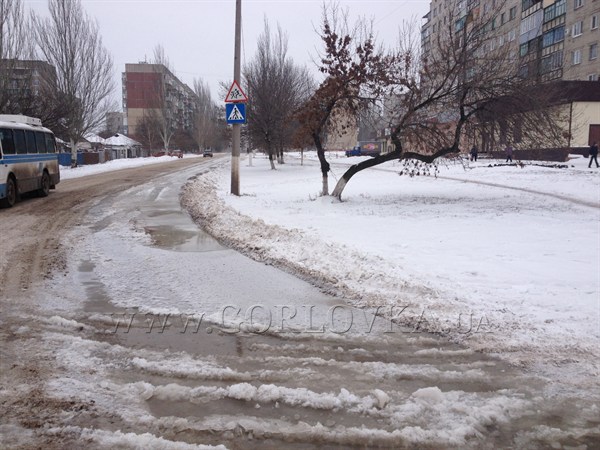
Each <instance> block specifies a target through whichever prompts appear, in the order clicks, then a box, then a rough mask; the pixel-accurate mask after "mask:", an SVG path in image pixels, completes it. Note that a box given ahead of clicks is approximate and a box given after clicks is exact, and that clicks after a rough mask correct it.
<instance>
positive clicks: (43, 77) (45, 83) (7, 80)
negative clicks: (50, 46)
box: [0, 59, 56, 106]
mask: <svg viewBox="0 0 600 450" xmlns="http://www.w3.org/2000/svg"><path fill="white" fill-rule="evenodd" d="M55 86H56V69H55V67H54V66H52V65H50V64H48V63H47V62H45V61H37V60H19V59H2V60H0V91H1V92H0V98H1V99H2V100H3V101H0V104H2V106H6V105H5V102H6V101H7V100H9V99H17V100H18V99H25V98H29V99H31V98H34V97H35V96H37V95H40V94H41V93H42V92H44V91H45V90H46V91H47V90H48V89H55Z"/></svg>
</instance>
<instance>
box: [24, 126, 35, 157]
mask: <svg viewBox="0 0 600 450" xmlns="http://www.w3.org/2000/svg"><path fill="white" fill-rule="evenodd" d="M25 138H26V139H27V153H37V147H36V146H35V134H34V132H33V131H31V130H25Z"/></svg>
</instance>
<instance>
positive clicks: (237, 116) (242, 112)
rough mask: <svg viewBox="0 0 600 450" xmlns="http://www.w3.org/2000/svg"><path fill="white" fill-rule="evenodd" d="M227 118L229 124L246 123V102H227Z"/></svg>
mask: <svg viewBox="0 0 600 450" xmlns="http://www.w3.org/2000/svg"><path fill="white" fill-rule="evenodd" d="M225 118H226V119H227V123H228V124H234V123H246V104H245V103H226V104H225Z"/></svg>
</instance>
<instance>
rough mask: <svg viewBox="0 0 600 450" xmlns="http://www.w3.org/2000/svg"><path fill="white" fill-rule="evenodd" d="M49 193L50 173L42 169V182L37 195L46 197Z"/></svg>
mask: <svg viewBox="0 0 600 450" xmlns="http://www.w3.org/2000/svg"><path fill="white" fill-rule="evenodd" d="M49 193H50V175H48V172H46V171H44V173H43V174H42V184H41V187H40V188H39V189H38V195H39V196H40V197H48V194H49Z"/></svg>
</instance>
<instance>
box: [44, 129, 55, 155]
mask: <svg viewBox="0 0 600 450" xmlns="http://www.w3.org/2000/svg"><path fill="white" fill-rule="evenodd" d="M45 136H46V148H47V150H48V153H56V142H55V141H54V136H52V135H51V134H49V133H46V134H45Z"/></svg>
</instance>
